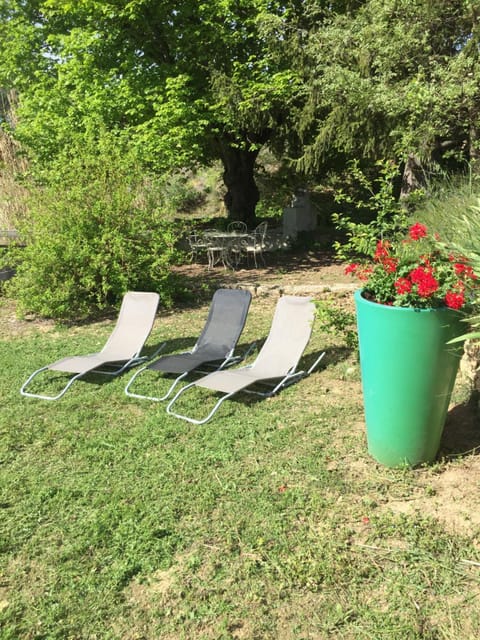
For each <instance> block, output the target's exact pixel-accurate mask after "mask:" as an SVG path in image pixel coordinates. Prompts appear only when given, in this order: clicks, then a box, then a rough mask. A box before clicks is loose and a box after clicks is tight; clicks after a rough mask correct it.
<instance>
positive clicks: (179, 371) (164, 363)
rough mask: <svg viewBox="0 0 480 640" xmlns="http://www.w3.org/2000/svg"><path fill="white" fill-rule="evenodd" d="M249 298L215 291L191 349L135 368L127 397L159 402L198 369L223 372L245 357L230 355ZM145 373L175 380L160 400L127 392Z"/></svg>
mask: <svg viewBox="0 0 480 640" xmlns="http://www.w3.org/2000/svg"><path fill="white" fill-rule="evenodd" d="M251 298H252V295H251V293H250V292H249V291H243V290H241V289H218V290H217V291H216V292H215V294H214V295H213V298H212V303H211V305H210V311H209V314H208V318H207V321H206V323H205V326H204V328H203V331H202V333H201V334H200V337H199V338H198V340H197V342H196V344H195V346H194V347H193V349H192V350H191V351H186V352H184V353H179V354H174V355H169V356H163V357H161V358H159V359H158V360H156V361H155V362H152V363H151V364H149V365H147V366H145V367H142V368H141V369H139V370H138V371H137V372H136V373H135V374H134V375H133V376H132V378H131V379H130V380H129V382H128V384H127V386H126V387H125V393H126V394H127V396H130V397H132V398H140V399H143V400H154V401H156V402H160V401H162V400H166V399H167V398H168V397H169V396H170V394H171V393H172V391H173V390H174V388H175V387H176V386H177V384H178V383H179V382H180V381H181V380H183V379H184V378H185V377H186V376H187V375H188V374H189V373H190V372H192V371H194V370H196V369H197V370H198V369H199V367H202V366H204V365H213V366H214V369H223V368H225V367H227V366H229V365H231V364H234V363H236V362H238V361H239V360H241V359H243V358H244V357H245V356H246V354H244V355H243V356H242V357H240V356H234V355H233V353H234V350H235V346H236V344H237V342H238V339H239V337H240V334H241V333H242V330H243V327H244V325H245V321H246V319H247V313H248V309H249V306H250V301H251ZM146 370H150V371H159V372H162V373H166V374H174V375H176V376H177V377H176V378H175V379H174V380H173V382H172V384H171V386H170V388H169V389H168V391H167V392H166V393H165V395H163V396H161V397H157V396H146V395H141V394H139V393H133V392H131V391H130V387H131V385H132V383H133V382H134V381H135V380H136V379H137V377H138V376H139V375H141V374H142V373H143V372H144V371H146Z"/></svg>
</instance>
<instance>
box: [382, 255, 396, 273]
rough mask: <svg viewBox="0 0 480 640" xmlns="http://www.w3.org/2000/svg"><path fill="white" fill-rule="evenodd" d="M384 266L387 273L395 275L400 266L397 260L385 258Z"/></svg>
mask: <svg viewBox="0 0 480 640" xmlns="http://www.w3.org/2000/svg"><path fill="white" fill-rule="evenodd" d="M383 266H384V268H385V271H386V272H387V273H395V271H396V270H397V266H398V260H396V259H395V258H385V260H384V261H383Z"/></svg>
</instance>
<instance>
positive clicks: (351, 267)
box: [345, 262, 360, 275]
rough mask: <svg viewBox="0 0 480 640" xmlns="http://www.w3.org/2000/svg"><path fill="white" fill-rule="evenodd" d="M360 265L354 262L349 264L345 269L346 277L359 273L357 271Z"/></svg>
mask: <svg viewBox="0 0 480 640" xmlns="http://www.w3.org/2000/svg"><path fill="white" fill-rule="evenodd" d="M359 266H360V265H359V264H358V262H352V263H351V264H347V266H346V267H345V275H348V274H350V273H351V274H352V275H353V274H354V273H356V272H357V269H358V267H359Z"/></svg>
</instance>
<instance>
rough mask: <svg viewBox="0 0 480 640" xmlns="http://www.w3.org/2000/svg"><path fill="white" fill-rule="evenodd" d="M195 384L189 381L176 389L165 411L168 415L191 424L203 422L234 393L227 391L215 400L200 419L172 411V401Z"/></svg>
mask: <svg viewBox="0 0 480 640" xmlns="http://www.w3.org/2000/svg"><path fill="white" fill-rule="evenodd" d="M195 384H196V383H195V382H191V383H190V384H187V386H185V387H183V388H182V389H180V391H177V393H176V395H175V396H174V397H173V398H172V399H171V400H170V402H169V403H168V405H167V413H168V414H169V415H171V416H174V417H175V418H180V419H181V420H186V421H187V422H190V423H192V424H205V423H206V422H208V421H209V420H210V418H212V417H213V415H214V414H215V413H216V412H217V411H218V408H219V407H220V405H221V404H222V403H223V402H224V401H225V400H227V399H228V398H230V397H231V396H233V395H234V394H235V393H236V392H235V391H234V392H232V393H227V394H225V395H224V396H222V397H221V398H219V400H218V401H217V403H216V404H215V406H214V407H213V409H212V410H211V411H210V413H209V414H208V415H207V417H206V418H202V419H201V420H197V419H196V418H191V417H190V416H186V415H184V414H182V413H175V412H174V411H172V407H173V405H174V403H175V402H176V401H177V400H178V398H179V397H180V396H181V395H182V393H184V392H185V391H187V389H190V388H191V387H194V386H195Z"/></svg>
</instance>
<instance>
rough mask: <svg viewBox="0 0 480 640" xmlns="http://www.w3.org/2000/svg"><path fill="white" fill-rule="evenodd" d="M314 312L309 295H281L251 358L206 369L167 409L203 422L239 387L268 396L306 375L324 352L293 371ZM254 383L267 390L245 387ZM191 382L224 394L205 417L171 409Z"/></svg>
mask: <svg viewBox="0 0 480 640" xmlns="http://www.w3.org/2000/svg"><path fill="white" fill-rule="evenodd" d="M314 316H315V306H314V304H313V302H312V301H311V299H310V298H303V297H297V296H283V297H282V298H280V300H279V301H278V304H277V308H276V310H275V314H274V317H273V321H272V326H271V328H270V332H269V334H268V337H267V339H266V341H265V343H264V345H263V347H262V348H261V350H260V352H259V354H258V356H257V358H256V360H255V362H253V364H251V365H248V366H245V367H240V368H238V369H230V370H228V371H216V372H214V373H210V374H209V375H207V376H205V377H203V378H200V380H197V381H196V382H192V383H191V384H189V385H187V386H185V387H184V388H183V389H180V391H178V392H177V394H176V395H175V396H174V397H173V399H172V400H171V401H170V403H169V404H168V406H167V413H169V414H170V415H172V416H175V417H176V418H182V419H183V420H187V421H188V422H192V423H193V424H204V423H205V422H208V420H210V418H211V417H212V416H213V415H214V414H215V413H216V411H217V410H218V408H219V407H220V405H221V404H222V402H224V400H226V399H227V398H231V397H232V396H233V395H235V394H236V393H238V392H239V391H245V392H247V393H255V394H257V395H260V396H263V397H268V396H272V395H274V394H275V393H277V392H278V391H280V390H281V389H283V388H284V387H287V386H289V385H291V384H293V383H295V382H297V381H298V380H300V379H301V378H304V377H306V376H307V375H309V374H310V373H312V371H313V370H314V369H315V368H316V367H317V365H318V363H319V362H320V360H321V359H322V358H323V356H324V355H325V353H322V354H320V356H319V357H318V358H317V359H316V361H315V362H314V363H313V365H312V366H311V367H310V368H309V369H308V370H307V371H297V365H298V362H299V360H300V358H301V356H302V354H303V351H304V350H305V347H306V346H307V344H308V342H309V340H310V335H311V332H312V325H313V320H314ZM254 384H265V385H267V387H268V391H256V390H254V389H248V387H250V386H252V385H254ZM193 386H197V387H203V388H205V389H210V390H212V391H218V392H221V393H223V394H224V395H223V396H222V397H221V398H220V399H219V400H218V401H217V403H216V404H215V406H214V407H213V409H212V410H211V411H210V413H209V414H208V415H207V417H206V418H203V419H201V420H197V419H196V418H191V417H189V416H186V415H182V414H179V413H175V412H174V411H173V409H172V407H173V405H174V404H175V403H176V401H177V400H178V398H179V397H180V395H182V394H183V393H184V392H185V391H187V390H188V389H190V388H191V387H193Z"/></svg>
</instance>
